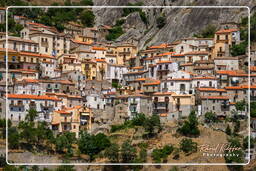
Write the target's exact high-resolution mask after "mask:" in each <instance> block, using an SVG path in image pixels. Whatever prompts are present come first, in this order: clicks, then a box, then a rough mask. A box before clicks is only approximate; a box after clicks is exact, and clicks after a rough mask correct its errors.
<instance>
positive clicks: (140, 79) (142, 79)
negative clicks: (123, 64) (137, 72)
mask: <svg viewBox="0 0 256 171" xmlns="http://www.w3.org/2000/svg"><path fill="white" fill-rule="evenodd" d="M146 79H147V78H136V79H135V81H145V80H146Z"/></svg>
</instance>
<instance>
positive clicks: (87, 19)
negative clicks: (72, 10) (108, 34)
mask: <svg viewBox="0 0 256 171" xmlns="http://www.w3.org/2000/svg"><path fill="white" fill-rule="evenodd" d="M94 19H95V16H94V14H93V12H92V11H89V10H84V11H83V12H82V13H81V15H80V20H81V22H82V24H83V25H84V26H86V27H93V25H94Z"/></svg>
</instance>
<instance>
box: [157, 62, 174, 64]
mask: <svg viewBox="0 0 256 171" xmlns="http://www.w3.org/2000/svg"><path fill="white" fill-rule="evenodd" d="M169 63H172V61H159V62H157V64H169Z"/></svg>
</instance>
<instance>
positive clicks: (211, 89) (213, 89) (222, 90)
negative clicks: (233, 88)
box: [197, 88, 226, 92]
mask: <svg viewBox="0 0 256 171" xmlns="http://www.w3.org/2000/svg"><path fill="white" fill-rule="evenodd" d="M197 90H199V91H216V92H226V90H225V89H217V88H198V89H197Z"/></svg>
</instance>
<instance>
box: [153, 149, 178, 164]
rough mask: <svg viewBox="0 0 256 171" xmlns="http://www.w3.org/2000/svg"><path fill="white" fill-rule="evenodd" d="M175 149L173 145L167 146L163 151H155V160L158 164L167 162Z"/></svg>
mask: <svg viewBox="0 0 256 171" xmlns="http://www.w3.org/2000/svg"><path fill="white" fill-rule="evenodd" d="M173 150H174V148H173V146H172V145H165V146H164V147H163V148H162V149H154V150H153V152H152V157H153V160H154V161H155V162H156V163H161V162H162V161H165V160H167V157H168V155H170V154H171V153H172V152H173Z"/></svg>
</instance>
